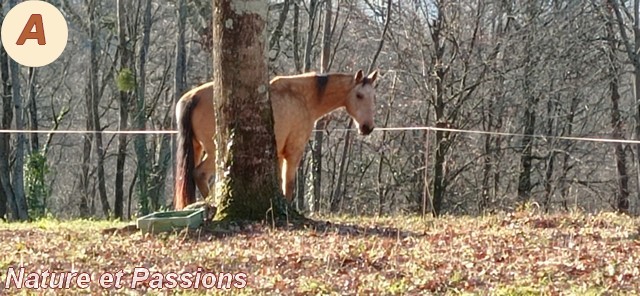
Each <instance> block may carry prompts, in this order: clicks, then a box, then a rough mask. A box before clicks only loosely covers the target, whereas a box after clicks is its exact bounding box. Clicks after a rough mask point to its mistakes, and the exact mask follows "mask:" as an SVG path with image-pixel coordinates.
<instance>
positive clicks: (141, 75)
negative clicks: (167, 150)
mask: <svg viewBox="0 0 640 296" xmlns="http://www.w3.org/2000/svg"><path fill="white" fill-rule="evenodd" d="M150 34H151V0H147V1H145V4H144V13H143V16H142V44H141V45H140V51H139V52H138V75H137V80H136V82H137V83H136V86H137V90H136V94H137V97H136V105H135V106H136V108H135V120H134V125H135V126H134V127H135V129H136V130H140V131H142V130H145V129H146V120H147V114H146V103H145V91H146V89H145V87H146V77H147V76H146V68H145V66H146V62H147V52H148V50H149V38H150ZM146 145H147V144H146V136H145V135H144V134H139V135H136V136H135V140H134V147H135V152H136V157H137V159H138V167H137V169H136V174H137V175H138V186H137V188H138V203H139V211H140V214H141V215H146V214H148V213H149V210H150V209H149V194H148V187H147V183H148V182H147V181H148V175H147V173H148V170H149V166H148V164H147V162H148V159H147V157H148V155H147V154H148V153H147V152H148V151H147V146H146Z"/></svg>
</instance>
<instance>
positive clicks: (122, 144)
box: [113, 0, 133, 219]
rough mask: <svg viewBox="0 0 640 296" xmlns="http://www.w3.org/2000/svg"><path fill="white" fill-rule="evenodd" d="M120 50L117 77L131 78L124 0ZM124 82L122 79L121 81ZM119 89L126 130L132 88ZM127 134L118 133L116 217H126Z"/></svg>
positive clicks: (120, 14)
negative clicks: (125, 168) (125, 172)
mask: <svg viewBox="0 0 640 296" xmlns="http://www.w3.org/2000/svg"><path fill="white" fill-rule="evenodd" d="M117 5H118V8H117V9H118V13H117V14H118V52H119V55H120V60H119V61H118V62H119V65H118V73H120V74H119V75H118V77H117V79H129V77H123V76H124V75H131V72H130V71H131V69H130V61H131V60H132V59H133V53H132V52H131V49H130V47H129V46H130V45H129V43H128V42H127V33H126V32H127V16H126V12H125V3H124V0H118V3H117ZM120 82H121V83H122V81H120ZM120 88H121V89H120V91H119V103H120V108H119V110H118V112H119V121H118V129H119V130H120V131H126V130H127V128H128V124H129V123H128V121H129V104H130V100H131V93H130V90H129V89H127V87H126V85H123V86H121V87H120ZM127 143H128V141H127V135H126V134H119V135H118V152H117V156H116V180H115V199H114V203H113V210H114V215H115V217H116V218H119V219H123V218H124V167H125V161H126V158H127Z"/></svg>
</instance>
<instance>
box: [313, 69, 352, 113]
mask: <svg viewBox="0 0 640 296" xmlns="http://www.w3.org/2000/svg"><path fill="white" fill-rule="evenodd" d="M313 79H316V77H313ZM352 79H353V78H352V77H351V75H344V74H332V75H329V78H328V81H327V84H326V86H325V88H324V90H320V89H318V88H316V89H318V91H316V92H313V93H310V95H308V96H307V98H306V100H307V108H308V110H309V112H310V113H311V115H312V116H313V119H314V120H317V119H319V118H320V117H322V116H324V115H325V114H327V113H329V112H331V111H333V110H335V109H338V108H340V107H344V106H345V103H346V99H347V97H348V95H349V92H350V91H351V87H352V83H353V82H352ZM316 81H317V80H316Z"/></svg>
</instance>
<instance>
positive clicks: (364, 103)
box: [345, 70, 378, 135]
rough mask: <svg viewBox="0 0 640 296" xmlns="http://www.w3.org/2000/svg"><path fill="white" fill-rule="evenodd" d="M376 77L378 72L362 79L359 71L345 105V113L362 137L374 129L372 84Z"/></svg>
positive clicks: (374, 104)
mask: <svg viewBox="0 0 640 296" xmlns="http://www.w3.org/2000/svg"><path fill="white" fill-rule="evenodd" d="M377 77H378V71H373V72H371V74H369V75H368V76H367V77H364V74H363V73H362V70H359V71H358V73H356V75H355V77H354V83H355V85H354V87H353V88H352V89H351V92H350V93H349V97H348V98H347V101H346V104H345V106H346V109H347V113H349V115H351V118H353V120H354V121H355V122H356V125H357V127H358V130H359V131H360V134H362V135H368V134H370V133H371V132H372V131H373V129H374V128H375V124H374V120H373V119H374V115H375V113H376V110H375V106H376V102H375V101H376V90H375V87H374V84H373V83H374V82H375V81H376V78H377Z"/></svg>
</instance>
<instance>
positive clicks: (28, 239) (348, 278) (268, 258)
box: [0, 212, 640, 295]
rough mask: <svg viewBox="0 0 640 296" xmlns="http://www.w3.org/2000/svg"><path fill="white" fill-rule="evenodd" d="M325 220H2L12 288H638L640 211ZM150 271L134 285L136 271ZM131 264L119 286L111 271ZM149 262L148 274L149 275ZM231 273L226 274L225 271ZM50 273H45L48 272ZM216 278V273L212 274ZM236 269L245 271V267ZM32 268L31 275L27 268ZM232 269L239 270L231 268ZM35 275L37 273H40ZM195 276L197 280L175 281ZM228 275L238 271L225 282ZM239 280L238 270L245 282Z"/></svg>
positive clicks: (260, 291) (482, 291)
mask: <svg viewBox="0 0 640 296" xmlns="http://www.w3.org/2000/svg"><path fill="white" fill-rule="evenodd" d="M326 220H328V221H331V223H323V224H319V225H316V227H315V229H309V228H307V229H304V228H296V229H286V228H276V229H274V228H271V227H269V226H268V225H259V224H254V225H251V226H245V227H242V229H240V228H238V229H232V231H233V232H234V233H233V234H231V235H225V236H222V237H221V236H220V235H219V234H211V233H210V232H204V231H201V232H182V233H174V234H162V235H141V234H140V233H139V232H137V231H116V232H113V231H110V230H105V229H107V228H110V227H114V226H115V227H121V226H124V225H125V224H124V223H119V224H116V223H109V222H91V221H73V222H56V221H51V220H45V221H40V222H34V223H13V224H1V223H0V280H1V282H0V287H2V290H0V294H5V295H43V294H44V295H49V294H51V295H54V294H57V295H70V294H71V295H74V294H78V295H87V294H92V295H143V294H144V295H166V294H169V295H175V294H180V295H194V294H217V295H229V294H233V295H461V294H462V295H637V294H638V293H640V237H639V225H640V220H638V219H632V218H628V217H626V216H622V215H617V214H612V213H603V214H599V215H587V214H562V215H541V214H535V213H529V212H517V213H513V214H500V215H493V216H487V217H476V218H472V217H444V218H439V219H433V218H427V219H421V218H414V217H406V216H399V217H396V218H362V217H358V218H340V219H339V218H327V219H326ZM21 266H22V267H24V271H25V273H29V272H39V273H40V275H42V272H43V271H45V270H48V271H49V272H51V273H57V274H58V275H59V274H61V273H62V272H67V273H69V272H72V271H75V272H77V273H80V272H87V273H90V274H92V278H91V280H90V282H89V283H88V285H89V287H88V288H87V289H81V288H79V287H77V286H75V287H74V286H73V282H72V285H71V286H72V287H71V289H68V290H54V289H44V290H33V289H26V288H24V287H23V288H22V289H17V288H15V286H12V287H11V288H9V289H6V287H4V285H5V284H6V276H7V271H8V270H9V269H10V268H11V267H13V268H15V269H17V268H19V267H21ZM136 268H138V270H139V269H140V268H147V269H148V270H149V275H151V274H154V272H155V273H156V274H155V277H154V276H150V277H149V279H148V280H146V281H143V282H137V283H136V284H135V287H134V288H133V289H132V288H131V286H130V285H131V282H132V280H133V275H132V272H133V271H134V270H136ZM118 271H122V277H121V282H120V284H121V285H122V287H121V288H120V289H116V288H114V287H112V288H105V287H103V286H101V285H100V283H99V280H98V278H99V277H100V275H101V274H103V273H105V272H109V273H112V274H115V273H117V272H118ZM170 272H175V273H176V274H177V275H179V276H180V275H185V274H188V273H190V275H193V277H192V279H193V281H192V284H194V283H195V279H196V276H197V275H198V274H200V276H201V279H203V278H204V277H203V275H204V274H205V273H210V274H213V275H218V277H219V274H220V273H225V272H228V273H231V274H233V273H238V272H244V273H246V288H243V289H237V288H234V287H232V288H231V289H230V290H226V291H225V290H218V289H216V288H210V289H206V288H203V287H202V286H200V288H199V289H195V288H193V287H188V288H185V289H181V288H180V287H179V286H178V287H177V288H175V289H156V288H155V286H157V285H158V284H159V283H160V280H164V281H165V282H164V283H165V284H167V283H170V282H169V281H168V279H166V278H162V279H160V280H158V278H159V277H160V276H163V277H164V276H167V275H168V274H169V273H170ZM142 275H144V274H139V276H141V277H142ZM219 278H220V277H219ZM40 279H41V278H40ZM208 279H209V282H210V283H211V281H212V277H209V278H208ZM236 279H237V278H236ZM25 280H26V276H25ZM226 280H229V278H226ZM33 282H34V281H33V279H32V282H31V284H33ZM177 282H180V283H183V284H185V285H187V284H186V283H187V282H186V281H178V280H177V281H176V283H177ZM225 283H228V282H225ZM234 283H235V284H238V283H239V282H238V281H235V282H234Z"/></svg>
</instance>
